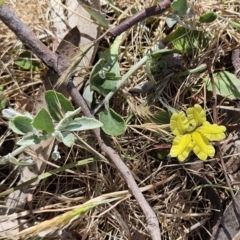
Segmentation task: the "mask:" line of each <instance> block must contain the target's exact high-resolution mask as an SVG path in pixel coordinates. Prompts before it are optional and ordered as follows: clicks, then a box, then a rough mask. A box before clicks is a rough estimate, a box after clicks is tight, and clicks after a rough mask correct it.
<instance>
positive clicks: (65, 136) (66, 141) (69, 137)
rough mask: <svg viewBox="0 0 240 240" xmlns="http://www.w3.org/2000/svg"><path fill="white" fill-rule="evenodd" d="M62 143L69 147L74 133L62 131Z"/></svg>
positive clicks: (72, 142) (72, 141)
mask: <svg viewBox="0 0 240 240" xmlns="http://www.w3.org/2000/svg"><path fill="white" fill-rule="evenodd" d="M63 143H64V144H65V145H66V146H67V147H71V146H72V145H73V144H74V135H73V134H72V133H69V132H68V133H67V134H64V133H63Z"/></svg>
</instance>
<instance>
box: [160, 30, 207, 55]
mask: <svg viewBox="0 0 240 240" xmlns="http://www.w3.org/2000/svg"><path fill="white" fill-rule="evenodd" d="M163 42H164V43H166V44H169V43H172V44H173V46H174V48H175V49H177V50H178V51H180V52H182V53H187V54H190V55H193V54H195V53H196V52H199V51H200V50H202V49H204V48H205V47H206V46H207V44H208V42H209V38H208V37H207V35H206V34H205V33H204V32H200V31H197V30H189V29H186V28H184V27H182V26H179V27H178V28H177V29H176V30H175V31H173V32H172V33H170V34H169V35H168V36H167V37H166V38H165V39H164V40H163Z"/></svg>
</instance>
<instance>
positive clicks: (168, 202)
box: [0, 0, 240, 240]
mask: <svg viewBox="0 0 240 240" xmlns="http://www.w3.org/2000/svg"><path fill="white" fill-rule="evenodd" d="M6 2H7V3H8V4H9V6H10V7H11V8H12V9H14V11H15V12H16V13H17V14H18V16H19V17H20V18H21V19H22V20H23V21H24V22H25V23H26V24H28V26H29V27H30V28H31V29H32V30H33V31H34V33H35V34H36V35H37V36H39V37H42V36H44V35H43V34H44V33H45V29H47V30H48V29H51V24H50V22H49V19H48V18H47V16H48V15H47V12H48V10H49V9H48V1H45V0H42V1H27V0H22V1H16V2H15V3H13V1H6ZM131 4H133V6H135V7H138V9H142V8H144V7H147V6H150V3H149V4H146V5H142V4H141V1H122V0H119V1H116V7H117V8H119V9H122V10H123V13H122V15H120V16H121V17H122V18H124V14H127V11H124V10H126V8H127V7H129V6H130V5H131ZM107 9H108V10H109V9H111V8H110V7H108V8H107ZM193 9H194V11H195V12H196V13H197V15H198V16H199V15H201V14H203V13H206V12H209V11H213V10H214V11H217V12H218V13H219V14H220V15H221V17H219V18H218V19H217V21H214V22H213V23H211V24H206V25H203V26H201V29H203V30H205V31H207V32H208V33H209V34H210V35H213V36H215V37H214V38H212V39H211V40H210V41H209V43H208V45H207V46H206V48H205V49H198V52H197V53H195V55H193V56H184V63H183V66H184V69H188V68H194V67H196V66H199V65H200V64H202V63H203V62H204V61H205V59H206V58H210V59H211V63H212V68H213V70H218V69H221V68H227V69H230V70H231V71H232V69H231V67H232V66H229V64H227V61H228V60H227V57H228V56H229V54H230V52H231V51H232V50H233V49H234V48H237V47H239V43H240V31H239V29H238V30H236V29H235V28H233V27H232V26H231V24H230V23H229V20H232V21H236V22H239V21H240V17H239V16H240V14H239V3H238V2H237V1H228V2H225V3H221V2H218V1H213V0H212V1H201V2H200V1H199V2H195V3H194V5H193ZM110 14H113V13H112V12H111V13H110ZM167 15H168V13H166V14H165V15H164V16H156V17H152V18H151V19H150V20H148V21H147V23H146V24H145V25H146V26H145V28H143V27H142V25H137V26H135V27H133V28H132V29H131V30H129V31H128V36H127V37H125V40H124V42H123V44H122V47H121V52H120V53H119V62H120V64H121V73H122V74H124V73H126V72H127V71H128V70H129V69H130V68H131V67H132V66H133V65H134V64H135V63H136V62H137V61H138V60H139V59H140V58H141V56H143V54H144V53H145V52H146V51H147V50H149V49H150V48H151V47H152V45H154V44H155V42H156V41H157V40H158V39H161V38H163V37H165V36H166V35H167V32H168V31H169V29H167V27H166V26H165V25H164V23H165V18H166V17H167ZM114 17H115V16H112V18H113V19H114ZM115 20H116V21H118V19H115ZM185 20H186V19H185ZM186 21H187V20H186ZM194 21H195V22H196V20H194ZM193 23H194V22H193ZM44 41H45V40H44ZM46 43H49V41H48V39H46ZM21 47H22V46H21V43H20V42H19V41H18V39H17V38H16V37H15V35H14V34H13V33H12V32H11V31H10V30H9V29H8V28H7V27H6V26H4V25H3V24H1V30H0V63H1V69H0V79H1V80H0V82H1V86H3V88H4V92H3V94H4V96H5V97H6V98H7V100H8V104H7V105H8V106H11V107H14V108H15V109H17V110H20V111H25V110H27V111H31V109H32V108H33V106H34V98H35V96H36V94H37V93H38V88H39V86H40V85H41V81H42V79H43V76H44V74H45V69H44V67H43V68H42V70H41V72H40V73H39V72H33V71H22V70H20V69H18V68H17V67H16V66H15V65H14V59H15V58H16V57H17V56H18V54H19V52H20V51H21ZM169 47H171V46H170V45H169ZM16 48H17V51H15V49H16ZM205 75H207V72H202V73H197V74H191V75H187V76H183V77H180V78H178V81H176V79H174V78H173V77H169V78H167V84H165V85H164V86H163V88H162V89H161V90H162V95H161V96H162V99H164V101H165V103H167V104H169V105H170V106H172V107H175V108H177V109H184V108H186V107H187V106H189V105H192V104H194V103H196V102H200V103H202V102H203V101H205V102H206V101H208V100H209V99H208V98H206V96H204V94H203V92H202V91H199V92H197V93H196V94H195V95H191V94H190V92H189V88H198V89H201V88H202V81H201V79H202V78H203V77H204V76H205ZM162 77H163V76H160V77H159V78H158V79H157V81H158V84H161V81H162ZM164 77H166V76H164ZM146 78H147V75H146V72H145V68H144V67H142V68H141V69H139V70H138V71H137V72H136V73H135V74H134V75H133V76H131V78H130V79H129V80H128V82H127V84H126V85H125V86H124V87H123V88H122V89H121V90H120V91H119V92H118V93H117V94H116V96H115V98H114V99H113V100H112V101H111V106H112V108H114V110H115V111H117V112H118V113H119V114H120V115H121V116H123V117H124V118H127V117H128V116H129V115H130V114H132V115H133V116H132V118H131V121H130V123H129V127H128V129H127V131H126V133H125V134H124V136H121V137H117V138H112V142H113V143H114V146H115V148H116V149H117V151H118V152H119V154H120V156H121V157H122V159H123V160H124V161H125V163H126V165H127V166H128V167H129V168H130V169H131V171H132V173H133V176H134V178H135V180H136V182H137V183H138V185H139V187H145V186H148V185H157V186H156V187H154V188H151V189H150V190H149V191H146V192H145V193H144V196H145V197H146V199H147V200H148V202H149V203H150V205H151V206H152V207H153V209H154V210H155V212H156V213H157V216H158V218H159V222H160V225H161V231H162V239H174V240H175V239H198V237H199V238H200V232H201V230H202V229H203V227H200V226H199V225H198V223H201V225H203V226H204V227H207V224H208V223H209V222H210V220H211V219H212V209H213V208H214V206H213V203H212V202H211V200H209V198H208V197H207V196H206V193H205V192H204V191H203V189H202V188H198V189H195V187H196V186H199V185H202V183H200V182H199V181H198V180H197V179H196V178H194V177H193V175H192V173H193V171H194V170H192V166H193V165H196V164H198V163H199V161H197V160H196V159H195V158H194V157H193V156H192V157H191V160H190V161H189V162H188V163H186V164H180V163H179V162H177V161H176V160H174V159H170V158H168V157H167V156H164V157H163V159H159V158H158V157H159V155H158V153H159V151H162V150H156V147H155V145H157V144H158V145H159V144H166V143H168V144H170V143H171V139H172V138H171V135H169V132H168V129H167V128H166V127H167V126H164V128H162V129H161V125H160V126H159V125H158V124H156V123H153V122H149V119H150V116H152V115H154V114H155V113H156V111H157V110H159V109H164V106H163V105H162V104H161V103H159V101H157V100H156V99H153V100H152V101H150V102H149V106H148V107H143V104H144V103H146V102H147V98H148V97H149V96H151V94H152V92H149V93H148V94H142V95H141V94H130V93H129V92H128V90H129V89H130V88H132V87H133V86H135V85H137V84H140V83H141V82H142V81H143V80H146ZM210 97H211V96H210ZM222 104H224V103H222ZM6 126H7V122H6V121H4V120H3V119H1V125H0V129H2V134H3V136H2V137H1V142H0V143H1V144H0V145H1V146H2V147H1V151H3V150H4V148H6V146H8V145H6V142H8V143H10V140H11V141H15V136H14V135H10V137H9V131H8V130H6ZM81 137H82V138H83V139H84V140H85V141H86V142H88V143H89V144H90V145H91V146H92V147H93V148H94V149H96V150H97V151H98V146H97V144H96V142H95V140H94V139H93V136H92V135H90V134H88V135H85V136H81ZM4 142H5V143H4ZM3 143H4V144H5V145H4V144H3ZM10 145H11V144H10ZM10 145H9V146H10ZM59 148H60V150H61V156H62V158H61V159H60V160H59V161H57V162H55V164H57V165H59V166H63V165H65V164H66V163H70V162H75V161H77V160H80V159H85V158H88V157H91V156H92V154H91V153H89V151H87V150H86V149H84V148H80V147H79V146H74V147H73V148H71V149H67V148H65V147H64V146H59ZM8 150H9V152H11V151H12V148H10V149H8ZM1 154H2V153H1ZM4 154H6V153H5V152H4ZM200 167H201V168H202V171H203V172H204V174H205V175H206V176H207V178H208V179H209V181H210V182H211V183H212V184H214V185H215V186H222V187H223V186H227V183H226V181H225V178H224V176H223V173H222V166H221V164H220V163H219V162H218V160H216V159H211V160H208V161H206V162H205V164H204V165H201V164H200ZM52 168H53V167H52V166H50V165H48V166H47V169H46V171H50V170H51V169H52ZM71 170H72V172H62V173H59V174H57V175H53V176H51V177H48V178H47V179H45V180H43V181H41V182H40V184H39V185H38V187H37V189H36V190H35V193H34V199H33V203H32V206H33V209H34V210H36V211H35V212H36V213H35V214H33V215H31V214H29V213H27V214H26V216H25V218H27V219H28V218H29V219H32V217H34V219H35V222H44V221H45V220H51V219H53V218H54V217H56V216H58V215H60V214H62V213H63V212H66V211H67V210H69V209H72V208H74V207H75V206H77V205H79V204H83V203H85V202H86V201H88V200H90V199H92V198H96V197H98V196H101V195H103V194H105V193H114V192H118V191H122V190H126V189H127V186H126V184H125V182H124V181H123V179H122V178H121V176H120V174H119V173H118V172H117V170H116V169H115V167H114V166H113V165H112V163H110V162H106V161H98V162H95V163H93V164H89V165H85V166H80V167H75V168H73V169H71ZM17 174H18V173H17V170H16V169H14V168H13V167H12V166H3V167H2V170H1V176H0V179H1V190H5V189H8V188H9V187H11V185H12V184H13V185H14V184H15V183H14V176H16V177H17ZM4 179H8V180H4ZM169 179H170V180H169ZM217 192H218V194H219V197H220V200H221V201H222V203H223V207H225V206H226V204H227V203H228V202H229V201H230V196H229V193H228V191H227V190H226V189H224V188H218V189H217ZM27 207H28V206H27ZM63 209H64V210H63ZM145 221H146V219H145V218H144V216H143V214H142V211H141V209H140V208H139V206H138V204H137V202H136V201H135V199H134V198H126V199H124V200H118V201H116V202H109V203H103V204H100V205H99V206H97V207H95V208H93V209H91V210H89V211H87V212H86V213H85V214H83V215H82V216H79V217H78V218H76V219H75V220H74V221H72V222H69V223H66V224H65V225H64V226H61V227H60V229H56V230H57V232H59V230H62V229H67V230H66V231H70V229H71V231H70V233H71V234H72V236H77V235H78V234H79V235H81V237H82V238H81V239H89V240H90V239H129V235H131V233H133V232H137V233H141V234H142V235H140V236H146V238H147V236H148V234H147V230H146V227H145V223H146V222H145ZM200 229H201V230H200ZM74 234H75V235H74ZM56 239H59V236H58V237H56ZM71 239H77V237H76V238H74V237H73V238H71ZM143 239H145V237H144V238H143ZM200 239H201V238H200Z"/></svg>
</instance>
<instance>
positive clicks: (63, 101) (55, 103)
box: [45, 90, 74, 121]
mask: <svg viewBox="0 0 240 240" xmlns="http://www.w3.org/2000/svg"><path fill="white" fill-rule="evenodd" d="M45 100H46V103H47V107H48V110H49V113H50V115H51V116H52V118H53V119H54V120H56V121H60V120H61V119H62V118H63V116H64V115H65V113H66V112H68V111H73V110H74V107H73V105H72V103H71V102H70V101H69V100H68V99H67V98H65V97H64V96H63V95H62V94H61V93H58V92H55V91H53V90H50V91H47V92H46V93H45Z"/></svg>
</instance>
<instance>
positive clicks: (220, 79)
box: [205, 71, 240, 99]
mask: <svg viewBox="0 0 240 240" xmlns="http://www.w3.org/2000/svg"><path fill="white" fill-rule="evenodd" d="M213 78H214V82H215V85H216V93H217V94H218V95H221V96H223V97H227V98H230V99H238V98H240V81H239V79H238V78H237V77H236V75H234V74H232V73H230V72H228V71H222V72H217V73H214V74H213ZM208 79H209V78H208V77H207V78H206V79H205V80H207V90H208V91H212V85H211V83H210V81H209V80H208Z"/></svg>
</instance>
